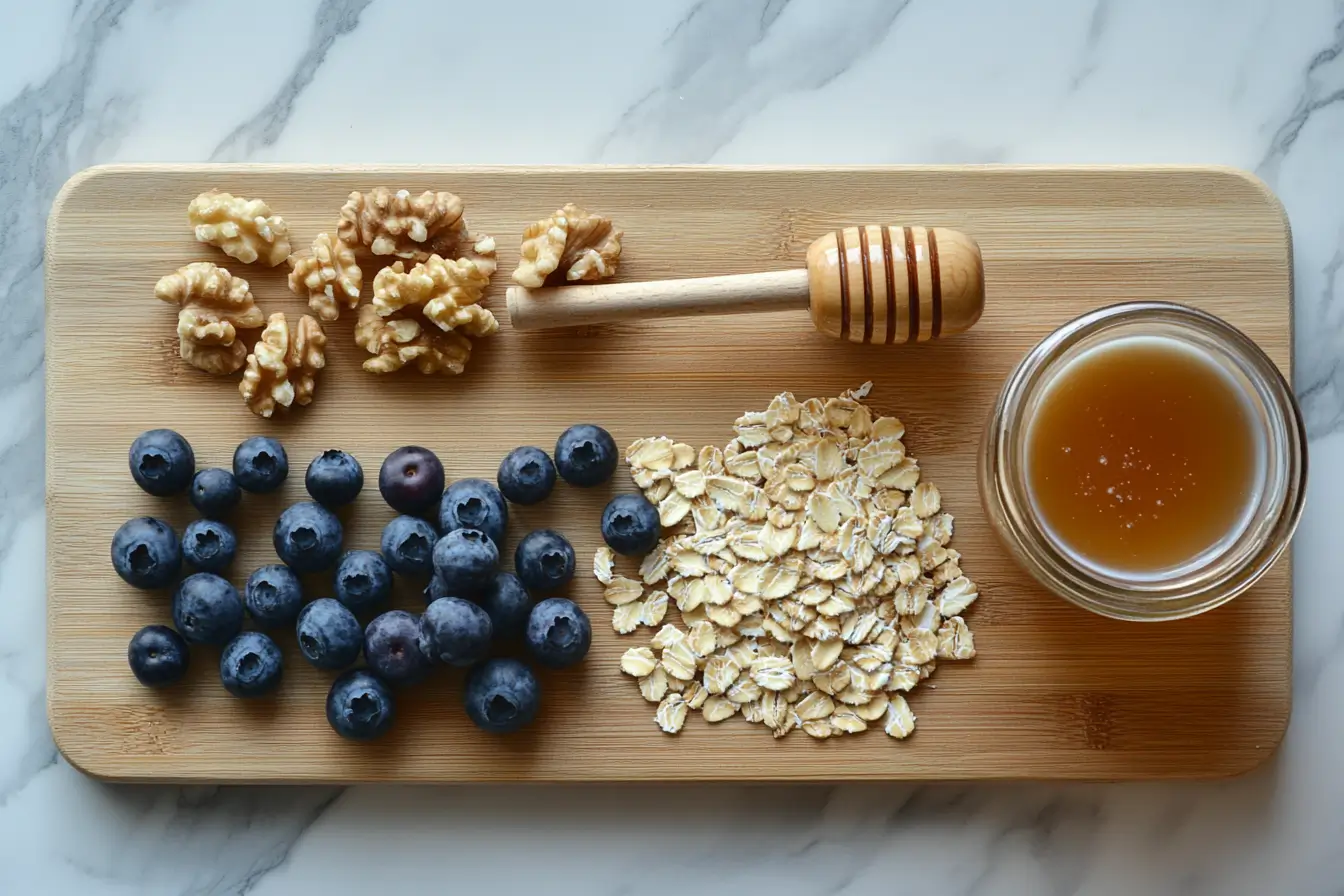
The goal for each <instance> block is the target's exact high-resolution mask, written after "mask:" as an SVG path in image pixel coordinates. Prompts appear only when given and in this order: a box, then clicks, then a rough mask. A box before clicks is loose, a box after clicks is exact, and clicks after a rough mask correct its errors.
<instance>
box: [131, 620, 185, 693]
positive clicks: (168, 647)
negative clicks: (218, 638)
mask: <svg viewBox="0 0 1344 896" xmlns="http://www.w3.org/2000/svg"><path fill="white" fill-rule="evenodd" d="M126 659H127V661H128V662H130V664H131V671H132V672H133V673H135V677H136V679H138V680H139V682H140V683H141V684H143V685H145V686H146V687H151V688H161V687H164V686H166V685H170V684H173V683H175V682H178V681H181V680H182V676H183V675H186V674H187V663H188V661H189V660H190V659H191V650H190V649H189V648H188V647H187V642H186V641H184V640H183V639H182V636H181V635H179V634H178V633H177V632H175V631H173V630H172V629H171V628H169V627H168V626H166V625H147V626H145V627H144V628H142V629H140V631H138V632H136V633H135V635H134V636H132V638H131V643H130V646H129V647H127V648H126Z"/></svg>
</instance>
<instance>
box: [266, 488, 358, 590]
mask: <svg viewBox="0 0 1344 896" xmlns="http://www.w3.org/2000/svg"><path fill="white" fill-rule="evenodd" d="M342 538H344V532H343V531H342V530H341V521H340V520H338V519H336V514H334V513H332V512H331V511H330V510H328V509H327V508H325V507H323V506H322V505H321V504H315V503H313V502H312V501H303V502H301V503H299V504H292V505H290V506H289V507H286V508H285V509H284V511H283V512H282V513H281V514H280V519H278V520H276V521H275V531H274V533H273V534H272V540H273V541H274V542H275V553H276V554H278V555H279V556H280V559H281V560H283V561H285V563H287V564H289V566H291V567H292V568H293V569H294V571H295V572H298V573H305V572H319V571H321V570H324V569H330V568H331V567H332V565H333V564H334V563H335V562H336V558H337V557H338V556H339V555H340V553H341V539H342Z"/></svg>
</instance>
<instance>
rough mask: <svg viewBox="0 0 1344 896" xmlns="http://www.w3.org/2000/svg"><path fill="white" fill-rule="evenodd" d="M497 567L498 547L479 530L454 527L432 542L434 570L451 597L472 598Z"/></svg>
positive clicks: (487, 582)
mask: <svg viewBox="0 0 1344 896" xmlns="http://www.w3.org/2000/svg"><path fill="white" fill-rule="evenodd" d="M498 568H499V550H498V549H497V548H496V547H495V543H494V542H493V541H491V540H490V539H489V538H487V537H486V536H485V533H483V532H481V531H480V530H479V529H455V530H454V531H452V532H449V533H448V534H447V535H445V536H443V537H442V538H440V539H439V541H438V544H436V545H434V573H435V575H437V576H438V577H439V579H440V581H441V583H442V585H443V587H444V588H445V589H447V591H448V593H449V594H451V595H453V596H454V597H473V596H475V595H476V594H477V593H479V592H480V590H481V589H482V588H484V587H485V586H486V585H489V584H490V580H491V579H492V578H493V577H494V575H495V570H496V569H498Z"/></svg>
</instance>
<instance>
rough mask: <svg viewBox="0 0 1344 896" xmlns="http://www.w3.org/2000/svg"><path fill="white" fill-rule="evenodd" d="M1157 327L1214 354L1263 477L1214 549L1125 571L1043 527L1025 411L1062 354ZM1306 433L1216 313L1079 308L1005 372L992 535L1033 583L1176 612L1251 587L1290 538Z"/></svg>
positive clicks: (985, 451) (1122, 611)
mask: <svg viewBox="0 0 1344 896" xmlns="http://www.w3.org/2000/svg"><path fill="white" fill-rule="evenodd" d="M1133 336H1159V337H1163V338H1166V339H1170V340H1175V341H1178V342H1182V343H1185V344H1187V345H1189V346H1192V347H1194V348H1196V349H1199V350H1201V351H1202V353H1203V354H1206V355H1207V356H1209V357H1210V358H1212V359H1213V360H1214V361H1215V362H1216V363H1217V364H1219V365H1220V366H1221V367H1222V368H1223V369H1224V370H1225V372H1226V373H1228V374H1229V376H1230V378H1231V379H1232V381H1233V382H1234V383H1236V384H1237V386H1238V388H1240V389H1241V390H1242V391H1243V397H1244V398H1245V400H1246V403H1247V406H1248V407H1249V408H1250V409H1251V412H1252V413H1251V418H1252V422H1253V425H1254V426H1255V427H1256V433H1257V437H1258V438H1259V440H1260V445H1261V453H1262V456H1263V459H1264V463H1263V464H1262V469H1263V473H1264V481H1263V482H1262V483H1260V487H1259V488H1258V491H1257V493H1256V494H1255V495H1254V496H1253V498H1252V508H1251V512H1250V514H1249V515H1248V518H1247V522H1246V524H1245V525H1244V526H1243V527H1242V528H1241V530H1240V531H1239V532H1237V533H1235V534H1232V535H1230V536H1229V538H1227V539H1225V540H1224V541H1223V542H1222V543H1220V544H1219V545H1217V546H1216V547H1215V548H1214V549H1211V550H1210V551H1208V552H1206V553H1205V554H1203V555H1201V556H1200V557H1198V558H1195V559H1194V560H1192V562H1190V563H1187V564H1183V565H1181V566H1179V567H1175V568H1173V569H1172V570H1170V571H1169V572H1164V573H1162V574H1160V575H1152V574H1146V575H1144V576H1142V577H1140V576H1132V577H1131V576H1126V575H1124V574H1122V573H1116V572H1108V571H1105V570H1101V569H1097V568H1093V567H1091V566H1089V565H1087V564H1085V563H1081V562H1079V561H1078V560H1077V559H1075V558H1074V557H1072V556H1070V555H1069V553H1068V552H1067V551H1066V550H1064V548H1063V547H1062V545H1060V544H1059V543H1058V541H1057V540H1056V539H1055V538H1054V537H1053V536H1052V535H1051V534H1050V533H1049V532H1048V531H1047V529H1046V527H1045V526H1044V525H1043V524H1042V522H1041V520H1040V518H1039V515H1038V514H1037V512H1036V510H1035V507H1034V504H1033V502H1032V501H1031V498H1030V494H1029V492H1028V488H1027V481H1026V463H1025V458H1026V434H1027V425H1026V423H1027V421H1029V420H1030V419H1031V416H1032V414H1033V413H1034V412H1035V408H1036V406H1037V404H1038V402H1039V401H1040V400H1041V398H1042V396H1043V395H1044V394H1045V392H1046V391H1047V388H1048V387H1049V385H1050V383H1051V382H1052V380H1053V378H1054V377H1055V376H1056V375H1058V374H1059V373H1060V371H1062V370H1063V369H1064V368H1065V367H1066V366H1067V365H1068V364H1069V362H1070V361H1071V360H1073V359H1074V358H1076V357H1078V356H1079V355H1081V354H1082V353H1083V352H1086V351H1088V350H1090V349H1093V348H1095V347H1097V346H1099V345H1102V344H1105V343H1109V342H1111V341H1113V340H1116V339H1122V338H1129V337H1133ZM1306 481H1307V442H1306V433H1305V430H1304V428H1303V425H1302V414H1301V411H1300V410H1299V409H1298V407H1297V402H1296V400H1295V399H1294V398H1293V390H1292V388H1291V387H1290V386H1289V384H1288V382H1287V381H1286V380H1285V379H1284V378H1283V375H1282V374H1281V373H1279V369H1278V368H1277V367H1275V366H1274V362H1273V361H1271V360H1270V359H1269V358H1268V357H1266V355H1265V353H1264V352H1263V351H1261V350H1260V347H1259V346H1257V345H1256V344H1255V343H1254V342H1252V341H1251V340H1250V339H1249V338H1248V337H1247V336H1246V335H1245V334H1244V333H1242V332H1241V331H1240V330H1238V329H1236V328H1235V327H1233V326H1232V325H1231V324H1228V323H1227V322H1226V321H1223V320H1221V319H1220V318H1218V317H1215V316H1213V315H1212V314H1208V313H1206V312H1203V311H1198V310H1196V309H1194V308H1189V307H1186V306H1184V305H1177V304H1173V303H1168V302H1133V303H1128V304H1122V305H1113V306H1111V307H1109V308H1102V309H1099V310H1097V311H1092V312H1089V313H1088V314H1084V315H1083V316H1082V317H1079V318H1076V319H1075V320H1072V321H1070V322H1069V323H1067V324H1065V325H1064V326H1062V327H1060V328H1059V329H1058V330H1056V331H1055V332H1053V333H1051V334H1050V335H1049V336H1047V337H1046V338H1045V339H1044V340H1043V341H1042V342H1041V343H1040V344H1039V345H1037V346H1036V347H1035V348H1033V349H1032V350H1031V351H1030V352H1028V353H1027V356H1026V357H1025V358H1023V359H1022V362H1021V363H1020V364H1018V366H1017V368H1016V369H1015V370H1014V371H1013V373H1012V374H1011V375H1010V376H1009V377H1008V381H1007V382H1006V383H1005V384H1004V386H1003V391H1002V392H1001V393H1000V395H999V400H998V402H997V403H996V404H995V406H994V410H993V412H992V414H991V416H990V419H989V423H988V425H987V426H986V427H985V431H984V435H983V437H982V440H981V445H980V497H981V500H982V502H983V503H984V507H985V512H986V514H987V515H988V517H989V520H990V522H991V524H992V525H993V526H994V528H995V530H996V532H997V533H998V536H999V538H1000V539H1001V540H1002V541H1003V543H1004V544H1005V545H1006V546H1007V547H1008V549H1009V551H1010V552H1011V553H1012V554H1013V556H1014V557H1015V558H1016V559H1017V561H1018V563H1020V564H1021V565H1022V566H1023V567H1024V568H1025V569H1026V570H1027V571H1028V572H1030V573H1031V574H1032V575H1033V576H1034V577H1035V578H1036V579H1037V580H1038V581H1039V582H1040V583H1041V584H1042V585H1044V586H1045V587H1047V588H1049V589H1050V590H1051V591H1053V592H1055V593H1056V594H1058V595H1059V596H1060V597H1062V598H1064V599H1065V600H1067V601H1070V602H1071V603H1074V604H1077V605H1078V606H1080V607H1083V608H1084V609H1087V610H1091V611H1092V612H1094V613H1100V614H1101V615H1103V616H1110V617H1112V618H1115V619H1129V620H1138V621H1160V620H1166V619H1183V618H1185V617H1187V616H1193V615H1195V614H1197V613H1203V612H1205V611H1206V610H1211V609H1213V608H1214V607H1217V606H1219V605H1221V604H1224V603H1226V602H1227V601H1229V600H1231V599H1232V598H1234V597H1236V596H1237V595H1238V594H1240V593H1241V592H1243V591H1245V590H1246V589H1247V588H1249V587H1251V585H1253V584H1254V583H1255V582H1256V581H1257V580H1258V579H1259V578H1260V577H1261V576H1263V575H1264V574H1265V572H1266V571H1268V570H1269V568H1270V567H1271V566H1273V565H1274V561H1275V560H1277V559H1278V557H1279V555H1280V554H1282V553H1283V551H1284V549H1285V548H1286V547H1287V546H1288V542H1289V540H1290V539H1291V538H1292V536H1293V531H1294V529H1296V527H1297V523H1298V520H1299V518H1300V517H1301V515H1302V502H1303V499H1304V497H1305V494H1306Z"/></svg>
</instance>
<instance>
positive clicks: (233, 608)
mask: <svg viewBox="0 0 1344 896" xmlns="http://www.w3.org/2000/svg"><path fill="white" fill-rule="evenodd" d="M173 625H174V626H175V627H176V628H177V630H178V631H179V632H181V634H182V637H184V638H186V639H187V642H188V643H189V644H214V645H216V646H218V645H221V644H227V643H228V642H229V641H230V640H232V639H233V637H234V636H235V635H237V634H238V632H239V631H241V630H242V627H243V602H242V601H241V600H239V599H238V589H237V588H234V587H233V585H232V584H231V583H230V582H229V581H228V579H222V578H220V577H219V576H217V575H215V574H214V573H212V572H198V573H196V574H195V575H190V576H187V577H186V578H185V579H183V580H182V582H181V583H180V584H179V585H178V586H177V590H176V591H174V592H173Z"/></svg>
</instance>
